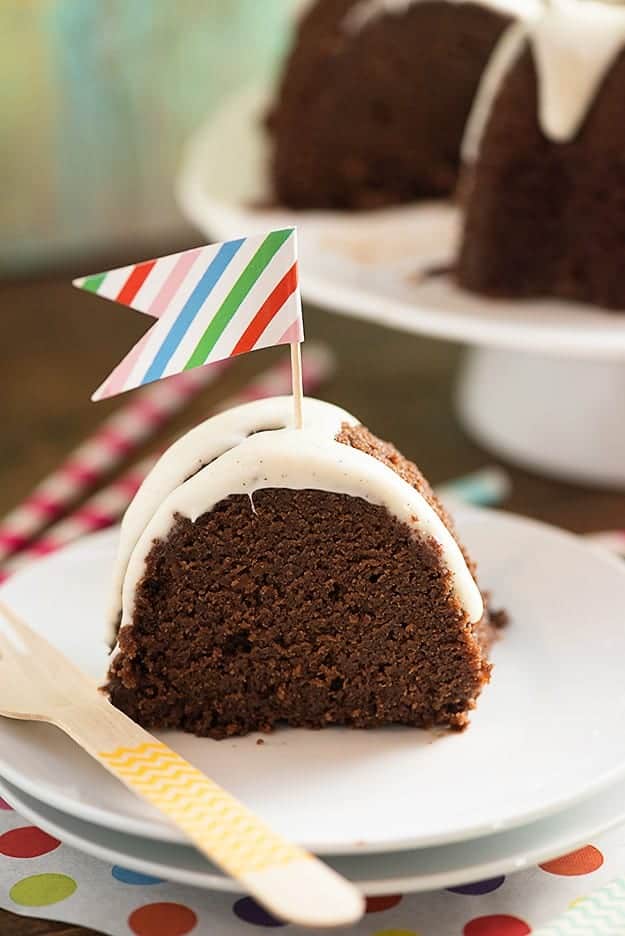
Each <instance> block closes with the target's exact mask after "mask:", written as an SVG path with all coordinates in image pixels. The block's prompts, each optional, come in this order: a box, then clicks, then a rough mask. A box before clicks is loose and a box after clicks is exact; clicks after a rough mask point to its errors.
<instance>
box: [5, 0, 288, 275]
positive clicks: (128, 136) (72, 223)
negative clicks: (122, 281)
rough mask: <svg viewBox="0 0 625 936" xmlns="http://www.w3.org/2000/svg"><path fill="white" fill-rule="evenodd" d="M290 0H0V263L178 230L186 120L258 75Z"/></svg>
mask: <svg viewBox="0 0 625 936" xmlns="http://www.w3.org/2000/svg"><path fill="white" fill-rule="evenodd" d="M298 5H299V3H298V0H261V2H259V0H176V2H175V3H171V2H168V0H2V3H0V88H1V89H2V90H1V91H0V94H1V102H2V104H1V112H2V133H1V136H0V192H1V197H0V274H4V275H7V274H11V273H15V272H18V273H32V272H33V271H36V270H41V269H44V268H51V267H52V266H53V265H55V264H58V263H63V262H69V261H71V262H74V261H75V260H76V257H77V255H79V254H82V255H86V254H88V253H89V252H107V253H108V252H110V251H111V250H113V249H114V251H115V252H121V251H123V250H125V249H128V250H129V251H132V245H133V244H134V243H141V244H142V246H144V247H148V246H149V245H150V244H154V245H159V244H162V243H168V242H171V241H173V240H181V239H182V238H183V237H184V234H185V233H186V231H187V229H186V226H185V224H184V222H183V220H182V218H181V216H180V213H179V211H178V210H177V208H176V206H175V204H174V198H173V193H172V179H173V175H174V172H175V168H176V166H177V164H178V161H179V158H180V152H181V147H182V145H183V142H184V140H185V138H186V137H187V136H188V134H189V132H190V131H191V130H192V129H193V128H195V127H196V126H197V125H198V123H199V122H200V121H201V120H202V119H204V118H206V117H208V116H210V114H211V111H212V110H213V108H214V107H215V106H216V105H217V104H218V103H219V101H220V100H222V99H223V97H224V96H225V95H227V94H228V93H230V92H232V91H233V90H235V89H236V88H238V87H239V86H242V85H247V84H249V83H250V82H251V81H253V80H255V79H266V77H267V75H268V74H270V73H271V72H272V70H273V69H274V67H275V65H276V63H277V61H278V60H279V57H280V55H281V54H282V53H283V50H284V48H285V45H286V42H287V35H288V28H289V21H290V19H291V17H292V13H293V10H294V9H295V8H296V7H297V6H298Z"/></svg>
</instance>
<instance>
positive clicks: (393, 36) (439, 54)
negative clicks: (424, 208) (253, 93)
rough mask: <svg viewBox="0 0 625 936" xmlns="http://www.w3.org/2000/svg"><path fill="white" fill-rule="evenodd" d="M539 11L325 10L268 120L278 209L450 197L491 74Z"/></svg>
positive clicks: (445, 5)
mask: <svg viewBox="0 0 625 936" xmlns="http://www.w3.org/2000/svg"><path fill="white" fill-rule="evenodd" d="M535 3H536V0H475V2H464V0H316V2H315V3H313V4H312V6H311V7H310V8H309V9H308V10H307V13H306V15H305V16H304V17H303V18H302V20H301V22H300V25H299V29H298V30H297V34H296V37H295V42H294V45H293V48H292V51H291V53H290V56H289V57H288V60H287V62H286V65H285V68H284V71H283V74H282V78H281V81H280V85H279V89H278V93H277V97H276V100H275V103H274V106H273V109H272V112H271V115H270V117H269V121H268V123H269V129H270V132H271V136H272V147H273V156H272V164H271V175H272V180H273V186H274V193H275V196H276V198H277V199H278V200H279V201H280V202H282V203H284V204H286V205H290V206H292V207H294V208H330V209H367V208H377V207H380V206H384V205H393V204H398V203H400V202H407V201H412V200H415V199H421V198H430V197H437V196H444V195H448V194H450V193H451V192H452V191H453V189H454V187H455V184H456V178H457V172H458V165H459V159H460V142H461V139H462V134H463V130H464V126H465V122H466V119H467V116H468V114H469V110H470V107H471V103H472V101H473V97H474V94H475V91H476V88H477V86H478V81H479V79H480V76H481V74H482V71H483V69H484V67H485V65H486V63H487V61H488V59H489V56H490V54H491V52H492V49H493V47H494V45H495V43H496V41H497V39H498V38H499V36H500V35H501V33H502V32H503V30H504V29H505V27H506V26H507V25H508V24H509V23H510V22H511V18H512V17H513V16H514V15H515V14H516V13H517V12H519V11H523V12H528V11H533V10H534V8H535Z"/></svg>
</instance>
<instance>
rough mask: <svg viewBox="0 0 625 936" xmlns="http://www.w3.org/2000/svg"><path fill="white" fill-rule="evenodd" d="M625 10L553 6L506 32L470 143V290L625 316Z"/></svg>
mask: <svg viewBox="0 0 625 936" xmlns="http://www.w3.org/2000/svg"><path fill="white" fill-rule="evenodd" d="M624 89H625V7H623V6H622V5H617V4H614V5H611V4H606V3H598V2H594V0H584V2H579V0H551V2H550V3H549V4H548V5H546V6H545V10H544V13H543V15H542V16H541V17H540V18H539V19H537V20H535V21H533V22H531V23H525V24H516V25H515V26H513V27H511V28H510V30H509V31H507V32H506V34H505V35H504V37H503V38H502V40H501V42H500V44H499V45H498V47H497V50H496V52H495V54H494V56H493V59H492V61H491V64H490V65H489V67H488V69H487V71H486V73H485V75H484V79H483V82H482V85H481V88H480V91H479V92H478V95H477V99H476V104H475V108H474V110H473V112H472V115H471V118H470V120H469V124H468V127H467V135H466V139H465V143H464V157H465V161H466V171H465V177H464V179H463V183H462V189H463V201H464V206H465V210H466V215H465V222H464V233H463V237H462V242H461V248H460V253H459V258H458V264H457V276H458V281H459V283H460V285H462V286H463V287H465V288H467V289H470V290H474V291H476V292H480V293H484V294H489V295H493V296H509V297H514V298H517V297H537V296H556V297H561V298H565V299H569V300H576V301H581V302H584V303H592V304H596V305H599V306H604V307H607V308H612V309H625V278H624V277H623V268H624V266H625V156H624V154H625V121H624V119H623V118H624V116H625V104H624V103H623V101H624V97H623V91H624Z"/></svg>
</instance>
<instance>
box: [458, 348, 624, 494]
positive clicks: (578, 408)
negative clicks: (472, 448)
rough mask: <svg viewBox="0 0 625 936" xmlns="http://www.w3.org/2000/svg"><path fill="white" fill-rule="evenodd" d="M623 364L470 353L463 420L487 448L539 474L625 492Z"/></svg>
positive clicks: (461, 396)
mask: <svg viewBox="0 0 625 936" xmlns="http://www.w3.org/2000/svg"><path fill="white" fill-rule="evenodd" d="M624 407H625V362H621V361H610V360H580V359H578V360H575V359H573V360H572V359H571V358H570V357H562V356H559V357H553V356H549V355H546V354H535V353H528V352H522V351H507V350H502V349H496V348H474V349H471V350H469V351H467V354H466V358H465V361H464V365H463V368H462V371H461V374H460V378H459V381H458V384H457V389H456V408H457V412H458V414H459V416H460V420H461V422H462V424H463V426H464V428H465V429H466V431H467V432H468V433H469V435H471V436H472V437H473V438H474V439H475V440H476V441H477V442H478V443H480V444H481V445H483V446H484V447H485V448H488V449H490V450H491V451H493V452H495V453H497V454H500V455H501V456H502V457H504V458H506V459H509V460H510V461H512V462H515V463H517V464H519V465H521V466H522V467H524V468H529V469H530V470H533V471H538V472H540V473H541V474H546V475H550V476H553V477H555V478H560V479H565V480H569V481H574V482H580V483H583V484H590V485H593V486H600V487H604V486H605V487H621V488H622V487H625V418H624V416H625V413H624Z"/></svg>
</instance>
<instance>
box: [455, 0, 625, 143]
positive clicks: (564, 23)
mask: <svg viewBox="0 0 625 936" xmlns="http://www.w3.org/2000/svg"><path fill="white" fill-rule="evenodd" d="M528 45H529V48H530V49H531V52H532V55H533V58H534V64H535V68H536V73H537V77H538V101H537V102H536V104H537V109H538V120H539V124H540V127H541V129H542V131H543V133H544V134H545V136H546V137H547V138H548V139H550V140H552V141H554V142H557V143H563V142H566V141H568V140H571V139H573V137H574V136H575V135H576V133H577V132H578V131H579V129H580V127H581V125H582V124H583V122H584V119H585V117H586V115H587V113H588V110H589V108H590V107H591V106H592V102H593V101H594V99H595V97H596V95H597V92H598V90H599V87H600V86H601V84H602V82H603V80H604V78H605V76H606V74H607V73H608V71H609V70H610V68H611V67H612V65H613V64H614V61H615V59H616V58H617V56H618V55H619V53H620V52H621V51H622V50H623V48H624V47H625V7H624V6H622V5H619V4H612V3H603V2H601V3H598V2H595V0H550V3H549V4H548V5H545V7H544V8H543V12H542V14H541V15H540V17H538V18H537V19H530V20H528V21H525V22H523V23H517V24H514V25H513V26H511V27H509V28H508V30H507V31H506V33H505V34H504V35H503V36H502V38H501V39H500V41H499V43H498V46H497V48H496V50H495V52H494V53H493V57H492V59H491V61H490V63H489V65H488V67H487V68H486V71H485V72H484V75H483V76H482V80H481V82H480V87H479V89H478V93H477V95H476V99H475V104H474V107H473V111H472V113H471V116H470V118H469V122H468V124H467V130H466V133H465V139H464V142H463V158H464V159H465V160H467V161H473V160H474V159H475V158H476V157H477V154H478V151H479V145H480V140H481V137H482V135H483V132H484V130H485V128H486V125H487V123H488V119H489V116H490V113H491V111H492V108H493V104H494V101H495V98H496V96H497V92H498V90H499V87H500V85H501V83H502V81H503V80H504V79H505V77H506V75H507V73H508V72H509V71H510V69H511V68H512V67H513V65H514V64H515V62H516V61H517V60H518V58H519V56H520V55H521V53H522V52H523V50H524V49H525V48H527V47H528Z"/></svg>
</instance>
